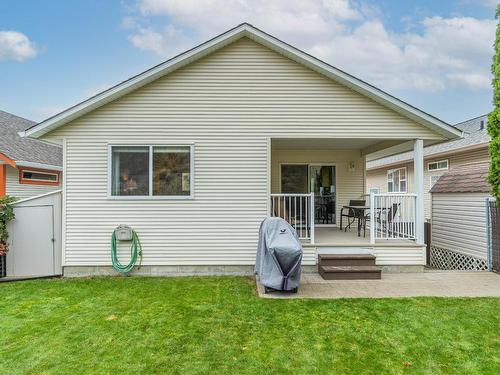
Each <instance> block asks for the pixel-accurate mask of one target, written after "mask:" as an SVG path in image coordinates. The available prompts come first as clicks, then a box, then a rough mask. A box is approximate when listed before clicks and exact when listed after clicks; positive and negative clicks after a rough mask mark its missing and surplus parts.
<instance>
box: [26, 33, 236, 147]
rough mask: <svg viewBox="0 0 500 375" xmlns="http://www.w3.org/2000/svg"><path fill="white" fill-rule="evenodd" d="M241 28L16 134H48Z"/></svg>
mask: <svg viewBox="0 0 500 375" xmlns="http://www.w3.org/2000/svg"><path fill="white" fill-rule="evenodd" d="M244 26H245V25H242V26H239V27H237V28H235V29H233V30H230V31H228V32H227V33H225V34H222V35H219V36H218V37H216V38H214V39H212V40H210V41H208V42H206V43H204V44H202V45H199V46H197V47H195V48H193V49H191V50H189V51H187V52H184V53H182V54H180V55H178V56H176V57H174V58H172V59H170V60H168V61H166V62H164V63H162V64H159V65H157V66H155V67H153V68H151V69H149V70H147V71H145V72H143V73H140V74H138V75H136V76H134V77H132V78H130V79H128V80H126V81H123V82H122V83H119V84H118V85H116V86H113V87H111V88H110V89H108V90H106V91H103V92H101V93H99V94H97V95H95V96H93V97H91V98H89V99H87V100H85V101H83V102H81V103H79V104H76V105H75V106H73V107H70V108H68V109H67V110H65V111H63V112H61V113H59V114H57V115H55V116H53V117H50V118H48V119H47V120H45V121H42V122H41V123H39V124H37V125H36V126H34V127H32V128H30V129H27V130H25V131H24V132H20V133H19V135H21V136H22V137H32V138H38V137H41V136H42V135H44V134H45V133H48V132H49V131H51V130H52V129H55V128H57V127H59V126H62V125H64V124H66V123H68V122H70V121H72V120H74V119H76V118H78V117H80V116H83V115H84V114H86V113H88V112H90V111H92V110H94V109H96V108H99V107H101V106H102V105H104V104H106V103H109V102H111V101H113V100H115V99H117V98H119V97H121V96H123V95H125V94H127V93H129V92H131V91H133V90H135V89H137V88H139V87H142V86H144V85H147V84H148V83H150V82H153V81H154V80H156V79H158V78H160V77H162V76H164V75H166V74H168V73H170V72H172V71H174V70H176V69H179V68H181V67H183V66H185V65H188V64H189V63H191V62H192V61H195V60H198V59H200V58H201V57H203V56H206V55H208V54H209V53H211V52H212V49H219V48H221V47H223V46H225V45H227V44H229V43H231V42H233V41H234V40H237V39H239V38H240V37H241V35H238V34H241V32H242V31H244V29H245V28H244Z"/></svg>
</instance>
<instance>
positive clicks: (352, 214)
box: [340, 199, 366, 232]
mask: <svg viewBox="0 0 500 375" xmlns="http://www.w3.org/2000/svg"><path fill="white" fill-rule="evenodd" d="M364 205H366V200H355V199H351V200H350V201H349V206H364ZM344 211H347V212H344ZM362 214H363V212H362V211H361V210H356V209H355V208H350V207H349V208H347V207H342V209H341V210H340V230H342V218H344V217H346V218H347V225H346V227H345V228H344V231H345V232H347V228H349V229H350V228H351V224H352V223H354V221H355V220H356V218H359V217H360V215H362ZM351 219H352V220H351Z"/></svg>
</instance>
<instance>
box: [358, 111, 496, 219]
mask: <svg viewBox="0 0 500 375" xmlns="http://www.w3.org/2000/svg"><path fill="white" fill-rule="evenodd" d="M487 121H488V116H487V115H483V116H479V117H476V118H473V119H471V120H468V121H464V122H461V123H459V124H456V125H455V127H456V128H458V129H460V130H462V131H463V132H464V137H463V138H462V139H456V140H452V141H448V142H442V143H438V144H435V145H432V146H428V147H425V148H424V161H425V166H424V168H425V171H424V183H425V184H424V196H425V197H424V199H425V218H426V219H427V220H429V219H430V218H431V209H430V208H431V198H430V193H429V191H430V189H431V188H432V186H433V185H434V184H435V183H436V181H437V180H438V179H439V177H440V176H441V175H443V174H444V173H446V172H447V171H448V170H450V169H453V168H456V167H459V166H462V165H466V164H471V163H481V162H489V155H488V143H489V141H490V137H489V135H488V132H487V129H486V125H487ZM366 177H367V186H366V187H367V192H369V191H370V189H374V190H379V191H380V192H382V193H386V192H394V193H412V192H414V191H415V189H414V186H413V152H411V151H410V152H405V153H401V154H397V155H393V156H389V157H385V158H380V159H376V160H371V161H368V162H367V175H366Z"/></svg>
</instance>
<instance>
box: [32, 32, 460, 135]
mask: <svg viewBox="0 0 500 375" xmlns="http://www.w3.org/2000/svg"><path fill="white" fill-rule="evenodd" d="M243 36H248V37H249V38H250V39H252V40H254V41H255V42H257V43H259V44H261V45H263V46H265V47H267V48H269V49H271V50H274V51H276V52H278V53H281V54H283V55H284V56H286V57H288V58H289V59H291V60H293V61H295V62H296V63H299V64H302V65H304V66H306V67H308V68H310V69H312V70H315V71H317V72H318V73H320V74H323V75H325V76H326V77H328V78H330V79H332V80H334V81H336V82H338V83H340V84H343V85H344V86H347V87H349V88H350V89H352V90H354V91H357V92H358V93H360V94H362V95H365V96H367V97H369V98H371V99H372V100H374V101H377V102H378V103H379V104H381V105H384V106H386V107H388V108H390V109H392V110H394V111H396V112H399V113H400V114H401V115H403V116H405V117H407V118H410V119H412V120H413V121H415V122H417V123H419V124H421V125H422V126H425V127H427V128H430V129H432V130H433V131H435V132H436V133H438V134H440V135H442V136H444V137H446V138H448V139H452V138H456V137H459V136H460V135H461V131H460V130H458V129H456V128H454V127H453V126H451V125H449V124H447V123H446V122H444V121H442V120H440V119H438V118H437V117H435V116H432V115H430V114H428V113H426V112H424V111H422V110H420V109H418V108H416V107H413V106H411V105H410V104H408V103H406V102H404V101H402V100H400V99H398V98H396V97H394V96H392V95H390V94H388V93H386V92H385V91H382V90H380V89H379V88H377V87H375V86H373V85H370V84H369V83H366V82H364V81H362V80H361V79H359V78H356V77H354V76H352V75H350V74H349V73H346V72H344V71H342V70H340V69H338V68H336V67H334V66H332V65H330V64H328V63H326V62H324V61H322V60H320V59H318V58H316V57H314V56H312V55H310V54H308V53H306V52H303V51H301V50H300V49H298V48H296V47H294V46H291V45H289V44H288V43H286V42H283V41H281V40H280V39H278V38H276V37H274V36H272V35H270V34H267V33H266V32H264V31H262V30H260V29H258V28H257V27H255V26H253V25H251V24H250V23H247V22H244V23H241V24H239V25H237V26H235V27H233V28H231V29H229V30H228V31H226V32H224V33H222V34H220V35H218V36H216V37H214V38H211V39H209V40H208V41H206V42H204V43H202V44H199V45H198V46H195V47H193V48H191V49H189V50H187V51H185V52H183V53H181V54H179V55H177V56H174V57H173V58H171V59H169V60H167V61H165V62H163V63H161V64H158V65H156V66H154V67H152V68H150V69H148V70H146V71H144V72H142V73H140V74H138V75H135V76H133V77H131V78H129V79H128V80H126V81H123V82H121V83H119V84H117V85H115V86H113V87H111V88H109V89H107V90H105V91H103V92H101V93H99V94H97V95H95V96H93V97H91V98H89V99H87V100H85V101H83V102H80V103H78V104H76V105H74V106H72V107H70V108H68V109H66V110H65V111H63V112H61V113H58V114H56V115H55V116H53V117H50V118H48V119H46V120H44V121H42V122H40V123H39V124H37V125H34V126H32V127H31V128H29V129H27V130H26V131H25V132H24V135H25V136H33V137H40V136H42V135H43V134H45V133H47V132H49V131H51V130H53V129H56V128H57V127H59V126H62V125H64V124H66V123H68V122H70V121H72V120H74V119H76V118H78V117H80V116H83V115H84V114H86V113H88V112H90V111H92V110H94V109H96V108H99V107H100V106H102V105H104V104H107V103H109V102H111V101H113V100H115V99H117V98H119V97H121V96H124V95H126V94H128V93H130V92H132V91H134V90H136V89H138V88H140V87H142V86H144V85H146V84H147V83H150V82H152V81H154V80H156V79H158V78H160V77H162V76H164V75H167V74H169V73H171V72H173V71H175V70H177V69H179V68H181V67H183V66H186V65H188V64H191V63H192V62H194V61H196V60H198V59H200V58H202V57H204V56H207V55H208V54H211V53H213V52H215V51H217V50H219V49H221V48H223V47H225V46H227V45H228V44H230V43H232V42H234V41H236V40H238V39H240V38H242V37H243Z"/></svg>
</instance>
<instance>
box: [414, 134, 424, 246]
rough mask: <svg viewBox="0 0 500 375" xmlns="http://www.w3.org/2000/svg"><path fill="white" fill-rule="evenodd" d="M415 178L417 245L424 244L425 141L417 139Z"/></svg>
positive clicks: (415, 145) (415, 142)
mask: <svg viewBox="0 0 500 375" xmlns="http://www.w3.org/2000/svg"><path fill="white" fill-rule="evenodd" d="M413 176H414V185H415V194H416V195H417V198H416V203H415V221H416V222H415V234H416V237H417V243H418V244H419V245H423V244H424V220H425V219H424V141H423V140H422V139H415V141H414V142H413Z"/></svg>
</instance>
